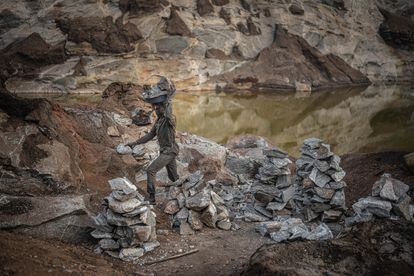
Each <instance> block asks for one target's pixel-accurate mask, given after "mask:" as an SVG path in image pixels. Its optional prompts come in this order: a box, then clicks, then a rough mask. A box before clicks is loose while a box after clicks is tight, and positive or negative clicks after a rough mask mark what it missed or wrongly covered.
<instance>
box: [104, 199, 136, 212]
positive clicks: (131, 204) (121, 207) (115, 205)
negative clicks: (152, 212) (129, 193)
mask: <svg viewBox="0 0 414 276" xmlns="http://www.w3.org/2000/svg"><path fill="white" fill-rule="evenodd" d="M107 199H108V206H109V208H111V210H112V211H114V212H117V213H119V214H124V213H128V212H132V211H133V210H135V209H136V208H138V207H139V206H140V205H141V204H142V202H141V201H140V200H139V199H137V198H131V199H129V200H126V201H119V200H116V199H115V198H113V197H112V196H109V197H107Z"/></svg>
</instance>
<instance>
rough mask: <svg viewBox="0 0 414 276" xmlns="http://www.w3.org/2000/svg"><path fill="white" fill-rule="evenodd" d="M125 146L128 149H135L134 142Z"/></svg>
mask: <svg viewBox="0 0 414 276" xmlns="http://www.w3.org/2000/svg"><path fill="white" fill-rule="evenodd" d="M125 146H127V147H130V148H131V149H132V148H134V147H135V142H131V143H128V144H126V145H125Z"/></svg>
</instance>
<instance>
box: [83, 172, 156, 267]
mask: <svg viewBox="0 0 414 276" xmlns="http://www.w3.org/2000/svg"><path fill="white" fill-rule="evenodd" d="M109 185H110V186H111V189H112V192H111V194H110V195H109V196H108V197H106V198H105V200H104V206H105V210H104V211H103V212H101V213H99V214H98V215H97V216H96V217H94V218H93V220H94V222H95V225H96V229H95V230H94V231H92V233H91V235H92V236H93V237H94V238H96V239H99V246H98V248H97V249H96V252H104V253H106V254H108V255H110V256H112V257H116V258H120V259H122V260H124V261H134V260H137V259H138V258H140V257H142V256H143V255H144V254H145V253H146V252H149V251H152V250H154V249H155V248H156V247H158V246H159V245H160V244H159V242H158V241H157V235H156V228H155V226H156V219H155V218H156V215H155V213H154V212H153V211H152V209H153V207H152V205H149V204H148V202H147V201H145V199H144V197H143V196H142V195H141V194H140V193H139V192H138V191H137V187H136V186H135V185H133V184H132V183H131V182H130V181H129V180H128V179H126V178H116V179H112V180H110V181H109Z"/></svg>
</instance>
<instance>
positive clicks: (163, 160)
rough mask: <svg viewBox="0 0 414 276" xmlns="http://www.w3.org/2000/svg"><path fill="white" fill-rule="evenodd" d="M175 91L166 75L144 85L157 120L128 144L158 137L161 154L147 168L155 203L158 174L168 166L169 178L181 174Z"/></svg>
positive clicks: (150, 189)
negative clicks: (176, 132) (152, 84)
mask: <svg viewBox="0 0 414 276" xmlns="http://www.w3.org/2000/svg"><path fill="white" fill-rule="evenodd" d="M174 92H175V86H174V84H173V83H172V82H170V81H169V80H167V79H166V78H164V77H161V80H160V81H159V82H158V83H157V84H156V85H154V86H152V87H150V86H144V99H145V101H146V102H148V103H151V105H152V107H153V109H154V110H155V113H156V114H157V120H156V122H155V124H154V126H153V127H152V129H151V131H150V132H149V133H147V134H146V135H144V136H143V137H141V138H140V139H138V140H137V141H135V142H132V143H129V144H127V145H128V146H130V147H131V148H133V147H134V146H136V145H139V144H145V143H147V142H148V141H150V140H152V139H153V138H154V137H155V136H156V137H157V140H158V144H159V146H160V155H159V156H158V157H157V158H156V159H155V160H154V161H153V162H152V163H151V164H150V165H149V166H148V168H147V192H148V194H149V201H150V203H151V204H155V186H154V184H155V179H156V174H157V172H158V171H160V170H161V169H162V168H163V167H166V169H167V172H168V178H169V179H170V180H171V181H173V182H175V181H177V180H178V178H179V176H178V173H177V164H176V158H177V155H178V151H179V148H178V145H177V143H176V142H175V126H176V124H175V118H174V115H173V114H172V109H171V102H170V98H171V97H172V96H173V94H174Z"/></svg>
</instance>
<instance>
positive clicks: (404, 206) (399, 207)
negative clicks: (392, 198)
mask: <svg viewBox="0 0 414 276" xmlns="http://www.w3.org/2000/svg"><path fill="white" fill-rule="evenodd" d="M410 202H411V198H410V197H409V196H408V195H406V196H404V197H402V198H401V199H400V200H399V201H398V202H396V203H393V204H392V210H393V211H394V213H396V214H397V215H399V216H401V217H403V218H404V219H406V220H408V221H411V220H412V215H411V213H410Z"/></svg>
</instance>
